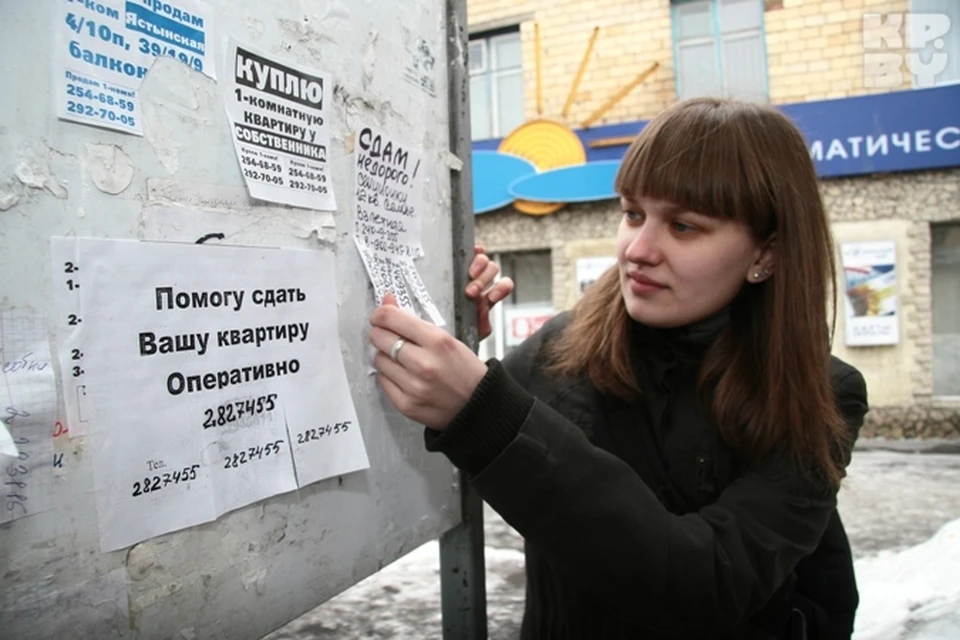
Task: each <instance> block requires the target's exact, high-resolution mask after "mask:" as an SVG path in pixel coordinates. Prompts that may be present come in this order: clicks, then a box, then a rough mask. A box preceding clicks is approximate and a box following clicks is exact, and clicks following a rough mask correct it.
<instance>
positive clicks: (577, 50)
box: [467, 0, 910, 125]
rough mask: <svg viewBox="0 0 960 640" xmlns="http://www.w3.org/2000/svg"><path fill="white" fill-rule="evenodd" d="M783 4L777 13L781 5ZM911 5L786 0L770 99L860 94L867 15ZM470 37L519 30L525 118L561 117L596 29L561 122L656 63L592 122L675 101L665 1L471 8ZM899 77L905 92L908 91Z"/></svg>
mask: <svg viewBox="0 0 960 640" xmlns="http://www.w3.org/2000/svg"><path fill="white" fill-rule="evenodd" d="M781 5H782V6H781ZM908 5H909V0H782V3H780V4H778V3H768V4H767V6H768V9H767V10H766V11H765V14H764V28H765V32H766V48H767V58H768V77H769V87H770V100H771V102H773V103H774V104H780V103H789V102H802V101H809V100H822V99H828V98H844V97H850V96H855V95H863V94H866V93H871V92H878V91H886V90H887V89H869V90H868V89H865V88H864V80H863V69H864V66H863V55H864V49H863V34H862V30H863V14H864V13H888V12H903V11H907V10H908ZM467 11H468V20H469V22H470V25H471V29H472V30H476V29H477V28H482V27H483V25H485V24H488V25H494V24H495V25H499V26H502V25H504V24H509V23H511V22H512V23H513V24H519V26H520V33H521V42H522V47H523V81H524V112H525V116H526V118H527V119H532V118H535V117H537V116H538V115H540V116H542V117H545V118H550V119H557V120H559V119H561V113H562V110H563V105H564V103H565V101H566V99H567V95H568V93H569V91H570V87H571V84H572V82H573V79H574V76H575V75H576V72H577V69H578V67H579V65H580V60H581V58H582V56H583V54H584V52H585V51H586V47H587V43H588V41H589V38H590V35H591V33H592V31H593V29H594V27H596V26H599V27H600V29H601V30H600V35H599V37H598V39H597V43H596V45H595V47H594V50H593V53H592V55H591V58H590V63H589V66H588V67H587V72H586V74H585V75H584V78H583V81H582V82H581V84H580V87H579V90H578V92H577V99H576V102H575V103H574V105H573V107H572V109H571V112H570V115H569V117H568V118H567V119H566V122H567V124H570V125H575V124H576V123H579V122H582V121H583V120H584V119H585V118H587V117H588V116H589V115H590V114H591V113H592V112H593V111H594V110H595V109H596V108H598V107H599V106H601V105H602V104H603V103H604V102H605V101H606V100H607V99H608V98H609V97H611V96H612V95H613V94H614V93H616V92H617V90H619V89H620V88H621V87H623V86H625V85H626V84H628V83H629V82H630V81H631V80H632V79H633V78H634V77H635V76H636V75H637V74H638V73H640V72H642V71H643V70H644V69H646V68H647V67H648V66H649V65H650V64H651V63H652V62H654V61H658V62H660V64H661V67H660V68H659V69H658V70H657V71H656V72H655V74H654V75H653V76H652V77H650V78H649V79H648V80H647V81H646V82H645V83H644V84H643V85H641V86H640V87H638V88H636V89H634V90H633V91H632V92H631V93H630V94H629V95H628V96H627V97H626V98H624V99H623V100H622V101H621V102H620V103H619V104H618V105H617V106H615V107H614V108H613V109H612V110H611V111H609V112H608V113H607V114H606V116H604V118H603V119H602V120H601V121H599V122H598V123H597V124H609V123H616V122H624V121H630V120H637V119H642V118H648V117H651V116H653V115H655V114H656V113H658V112H659V111H661V110H663V109H664V108H665V107H667V106H668V105H669V104H671V103H672V102H673V101H674V100H675V99H676V90H675V84H674V64H673V35H672V33H673V32H672V25H671V12H670V2H669V0H551V1H548V0H517V1H515V2H508V1H506V0H470V1H469V2H468V5H467ZM534 22H539V24H540V38H541V56H542V58H541V60H542V68H541V82H542V94H543V100H542V112H541V113H540V114H538V112H537V94H536V63H535V60H536V56H535V48H534V43H535V37H534ZM909 86H910V85H909V81H908V80H906V79H905V81H904V86H903V88H909Z"/></svg>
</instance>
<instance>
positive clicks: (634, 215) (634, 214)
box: [623, 210, 643, 222]
mask: <svg viewBox="0 0 960 640" xmlns="http://www.w3.org/2000/svg"><path fill="white" fill-rule="evenodd" d="M623 215H624V216H626V218H627V220H630V221H631V222H636V221H639V220H643V214H642V213H640V212H638V211H630V210H626V211H624V212H623Z"/></svg>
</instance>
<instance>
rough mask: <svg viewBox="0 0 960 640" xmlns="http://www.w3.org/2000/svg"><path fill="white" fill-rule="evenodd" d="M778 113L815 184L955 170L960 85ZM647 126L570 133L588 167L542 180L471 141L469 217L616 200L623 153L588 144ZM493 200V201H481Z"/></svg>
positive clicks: (554, 172)
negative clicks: (806, 154) (516, 207)
mask: <svg viewBox="0 0 960 640" xmlns="http://www.w3.org/2000/svg"><path fill="white" fill-rule="evenodd" d="M778 108H779V109H780V110H781V111H782V112H783V113H784V114H785V115H787V116H788V117H789V118H790V119H791V120H793V122H794V123H795V124H796V125H797V127H798V128H799V129H800V131H801V132H802V133H803V135H804V137H805V138H806V140H807V144H808V145H809V148H810V155H811V157H812V158H813V161H814V165H815V166H816V169H817V174H818V175H819V176H820V177H821V178H836V177H844V176H856V175H865V174H871V173H893V172H899V171H916V170H925V169H927V170H928V169H941V168H947V167H960V84H954V85H947V86H944V87H935V88H930V89H914V90H908V91H897V92H891V93H882V94H875V95H867V96H858V97H855V98H842V99H836V100H822V101H817V102H803V103H796V104H789V105H782V106H779V107H778ZM646 123H647V121H636V122H629V123H622V124H616V125H608V126H602V127H595V128H592V129H587V130H580V131H576V132H575V133H576V134H577V136H578V137H579V138H580V141H581V142H582V143H583V146H584V149H585V151H586V154H587V162H586V164H582V165H573V166H567V167H560V168H557V169H551V170H549V171H543V172H538V171H537V169H536V167H535V166H533V165H532V164H531V165H529V167H528V168H526V169H524V168H523V166H522V165H521V164H520V163H518V159H517V158H515V157H514V156H507V155H506V154H501V153H498V152H497V147H498V145H499V142H500V141H499V140H482V141H477V142H476V143H475V144H474V147H473V148H474V156H475V158H476V156H477V155H478V153H477V152H482V153H480V154H479V155H482V156H483V158H482V161H480V162H475V164H474V177H473V181H474V184H473V192H474V200H475V202H474V211H475V213H484V212H485V211H491V210H492V209H494V208H498V207H500V206H504V205H506V204H508V202H507V201H506V199H505V198H504V194H509V196H510V197H512V198H514V199H524V200H532V201H540V202H584V201H589V200H605V199H609V198H613V197H615V194H614V193H613V178H614V176H615V175H616V166H617V164H618V163H619V160H620V159H621V158H622V157H623V153H624V152H625V151H626V149H627V145H625V144H622V145H617V146H601V147H593V146H591V144H590V143H591V142H594V141H597V140H602V139H604V138H614V137H624V136H634V135H636V134H637V133H639V132H640V131H641V130H642V129H643V127H644V126H645V125H646ZM477 160H480V159H479V158H477ZM501 164H502V165H503V166H502V169H503V170H501V169H500V166H501ZM518 171H519V172H520V173H518ZM494 193H495V194H497V197H495V198H491V197H486V198H485V197H484V196H483V194H490V195H492V194H494ZM494 203H496V204H494Z"/></svg>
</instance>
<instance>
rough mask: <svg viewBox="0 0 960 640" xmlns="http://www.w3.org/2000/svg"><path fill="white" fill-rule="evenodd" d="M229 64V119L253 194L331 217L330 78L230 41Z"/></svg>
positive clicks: (227, 100)
mask: <svg viewBox="0 0 960 640" xmlns="http://www.w3.org/2000/svg"><path fill="white" fill-rule="evenodd" d="M227 61H228V62H227V66H228V69H229V71H230V76H229V81H228V87H227V89H228V90H227V91H226V92H224V100H225V101H226V109H227V118H228V119H229V120H230V128H231V130H232V138H233V143H234V149H235V151H236V153H237V161H238V162H239V163H240V170H241V172H242V173H243V179H244V182H245V183H246V185H247V188H248V189H249V190H250V195H251V196H252V197H254V198H258V199H260V200H267V201H270V202H279V203H281V204H288V205H291V206H295V207H303V208H306V209H321V210H326V211H333V210H335V209H336V208H337V202H336V198H335V197H334V194H333V183H332V181H331V179H330V167H329V163H328V158H327V152H328V149H329V147H330V125H329V120H328V115H327V114H328V108H329V99H330V98H331V97H332V95H333V92H332V88H333V83H332V82H331V80H330V76H329V74H327V73H324V72H322V71H318V70H316V69H307V68H305V67H302V66H296V67H295V66H292V65H290V64H288V63H281V62H278V61H277V60H275V59H274V58H273V57H271V56H269V55H268V54H265V53H262V52H259V51H256V50H254V49H252V48H250V47H248V46H246V45H243V46H241V45H239V44H238V43H237V42H236V41H235V40H233V39H231V40H230V44H229V47H228V56H227ZM328 92H329V95H328Z"/></svg>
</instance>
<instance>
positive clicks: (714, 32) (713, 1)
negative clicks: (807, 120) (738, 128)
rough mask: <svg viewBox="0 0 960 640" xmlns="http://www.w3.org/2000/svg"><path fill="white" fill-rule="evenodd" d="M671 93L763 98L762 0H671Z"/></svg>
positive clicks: (764, 79)
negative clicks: (674, 89)
mask: <svg viewBox="0 0 960 640" xmlns="http://www.w3.org/2000/svg"><path fill="white" fill-rule="evenodd" d="M673 41H674V66H675V67H676V83H677V97H678V98H679V99H681V100H682V99H685V98H692V97H695V96H718V97H719V96H723V97H728V98H740V99H743V100H754V101H758V102H767V101H768V99H769V91H768V89H767V53H766V46H765V44H764V35H763V0H674V2H673Z"/></svg>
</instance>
